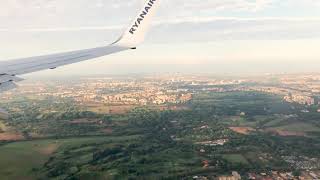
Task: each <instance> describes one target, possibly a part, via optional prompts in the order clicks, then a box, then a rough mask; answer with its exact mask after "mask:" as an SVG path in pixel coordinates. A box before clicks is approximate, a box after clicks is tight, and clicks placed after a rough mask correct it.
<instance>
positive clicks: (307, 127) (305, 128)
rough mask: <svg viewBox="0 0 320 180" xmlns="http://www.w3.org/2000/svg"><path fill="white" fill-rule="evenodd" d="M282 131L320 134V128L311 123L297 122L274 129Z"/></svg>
mask: <svg viewBox="0 0 320 180" xmlns="http://www.w3.org/2000/svg"><path fill="white" fill-rule="evenodd" d="M274 129H276V130H282V131H294V132H320V128H319V127H317V126H314V125H313V124H310V123H303V122H297V123H292V124H287V125H284V126H279V127H276V128H274Z"/></svg>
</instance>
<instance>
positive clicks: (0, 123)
mask: <svg viewBox="0 0 320 180" xmlns="http://www.w3.org/2000/svg"><path fill="white" fill-rule="evenodd" d="M6 129H7V127H6V125H5V124H4V123H3V122H2V121H1V120H0V132H1V131H5V130H6Z"/></svg>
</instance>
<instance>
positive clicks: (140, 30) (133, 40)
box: [113, 0, 160, 48]
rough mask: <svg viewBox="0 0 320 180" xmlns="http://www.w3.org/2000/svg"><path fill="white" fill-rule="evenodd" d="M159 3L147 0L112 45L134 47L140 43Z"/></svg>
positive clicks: (158, 0)
mask: <svg viewBox="0 0 320 180" xmlns="http://www.w3.org/2000/svg"><path fill="white" fill-rule="evenodd" d="M159 4H160V0H147V2H146V4H145V5H144V6H143V8H142V10H141V11H139V14H138V16H137V17H136V18H135V19H134V21H133V23H132V24H131V25H130V26H129V28H128V29H127V30H126V31H125V32H124V33H123V34H122V36H121V37H120V38H119V39H118V40H117V41H116V42H114V43H113V45H119V46H124V47H129V48H135V47H136V46H137V45H139V44H140V43H142V42H143V40H144V38H145V35H146V33H147V31H148V29H149V27H150V24H151V20H152V17H153V16H154V15H155V14H156V10H157V8H158V7H159Z"/></svg>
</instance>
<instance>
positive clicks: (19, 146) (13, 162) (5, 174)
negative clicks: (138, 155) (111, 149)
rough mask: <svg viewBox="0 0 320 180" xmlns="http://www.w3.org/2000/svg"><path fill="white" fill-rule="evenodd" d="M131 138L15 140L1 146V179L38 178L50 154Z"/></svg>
mask: <svg viewBox="0 0 320 180" xmlns="http://www.w3.org/2000/svg"><path fill="white" fill-rule="evenodd" d="M111 139H113V140H121V139H129V138H128V137H87V138H71V139H48V140H36V141H24V142H14V143H9V144H6V145H2V146H0V179H1V180H6V179H8V180H9V179H24V180H25V179H36V178H39V177H42V176H43V174H41V172H39V171H37V169H40V168H42V167H43V165H44V163H45V162H47V161H48V159H49V158H50V156H51V155H52V154H53V153H55V152H57V151H59V152H63V151H64V149H69V148H70V147H77V146H81V145H82V144H88V143H103V142H104V141H107V140H111Z"/></svg>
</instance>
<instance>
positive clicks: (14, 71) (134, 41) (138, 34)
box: [0, 0, 160, 92]
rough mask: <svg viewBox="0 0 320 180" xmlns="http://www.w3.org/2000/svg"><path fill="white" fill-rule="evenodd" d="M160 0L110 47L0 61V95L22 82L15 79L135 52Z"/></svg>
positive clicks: (148, 5) (153, 1)
mask: <svg viewBox="0 0 320 180" xmlns="http://www.w3.org/2000/svg"><path fill="white" fill-rule="evenodd" d="M159 1H160V0H147V2H146V4H145V5H144V6H143V8H142V10H141V11H139V14H138V16H137V17H136V18H135V19H134V21H133V23H132V24H131V26H129V28H128V29H127V30H126V31H125V32H124V33H123V34H122V36H121V37H120V38H119V39H118V40H117V41H116V42H114V43H112V44H110V45H108V46H103V47H97V48H92V49H84V50H77V51H71V52H64V53H58V54H52V55H45V56H36V57H29V58H23V59H15V60H8V61H0V92H3V91H6V90H10V89H13V88H15V87H17V85H16V82H19V81H22V80H23V79H22V78H19V77H18V76H19V75H22V74H27V73H32V72H36V71H41V70H45V69H55V68H57V67H60V66H63V65H67V64H73V63H77V62H80V61H85V60H89V59H93V58H97V57H101V56H105V55H109V54H113V53H117V52H120V51H124V50H129V49H135V48H136V46H137V45H138V44H140V43H141V42H142V41H143V40H144V36H145V34H146V32H147V30H148V27H149V25H150V22H151V19H152V17H153V16H154V15H155V12H156V9H157V8H158V6H159Z"/></svg>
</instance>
